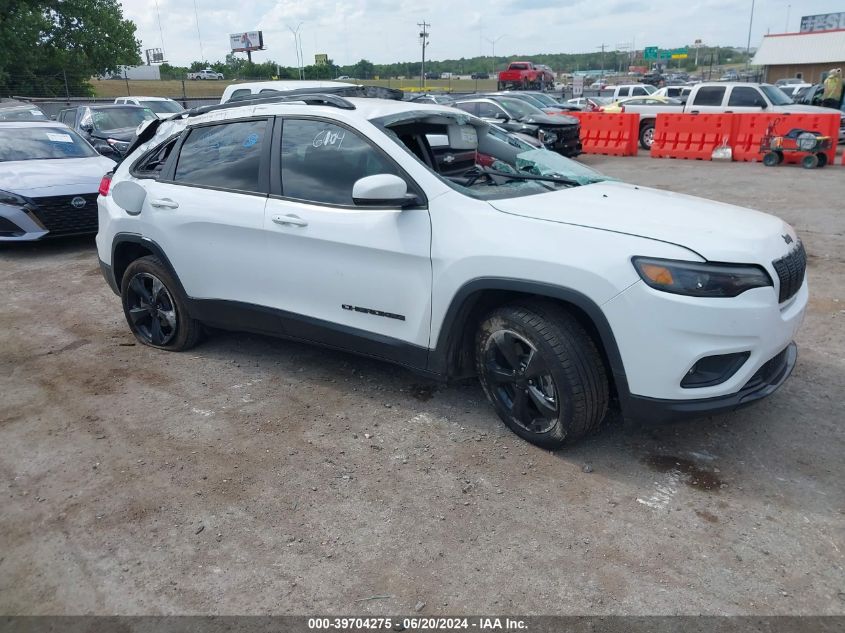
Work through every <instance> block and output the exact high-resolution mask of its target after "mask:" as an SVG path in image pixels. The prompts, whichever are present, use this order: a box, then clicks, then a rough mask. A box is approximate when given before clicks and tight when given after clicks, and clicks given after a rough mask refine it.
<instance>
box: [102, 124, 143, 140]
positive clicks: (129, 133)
mask: <svg viewBox="0 0 845 633" xmlns="http://www.w3.org/2000/svg"><path fill="white" fill-rule="evenodd" d="M136 129H137V128H134V127H124V128H119V129H117V130H94V131H93V132H92V133H91V136H92V137H94V138H101V139H107V138H113V139H115V140H118V141H131V140H132V139H134V138H135V130H136Z"/></svg>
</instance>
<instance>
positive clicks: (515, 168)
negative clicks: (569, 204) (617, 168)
mask: <svg viewBox="0 0 845 633" xmlns="http://www.w3.org/2000/svg"><path fill="white" fill-rule="evenodd" d="M415 114H416V113H415ZM418 114H419V115H420V116H418V117H408V116H405V117H396V118H392V119H390V120H388V119H387V118H385V119H382V120H380V121H379V120H376V121H373V122H374V123H376V124H378V125H380V126H381V127H382V129H383V130H384V131H385V132H386V133H387V135H388V136H389V137H390V138H392V139H393V140H394V141H395V142H396V143H397V144H398V145H399V146H400V147H402V148H403V149H404V150H405V151H406V152H408V153H409V154H411V155H412V156H414V158H416V159H417V161H419V162H420V163H421V164H422V165H423V166H424V167H425V168H426V169H428V170H429V171H431V172H433V173H434V174H435V175H436V176H437V177H438V178H440V179H441V180H442V181H443V182H444V183H446V184H447V185H448V186H449V187H451V188H452V189H455V190H456V191H458V192H460V193H462V194H464V195H466V196H470V197H472V198H476V199H479V200H498V199H503V198H517V197H522V196H530V195H536V194H541V193H547V192H549V191H558V190H561V189H567V188H571V187H579V186H584V185H590V184H592V183H596V182H603V181H606V180H609V178H608V177H606V176H604V175H603V174H601V173H599V172H597V171H595V170H594V169H591V168H589V167H587V166H586V165H582V164H581V163H578V162H576V161H574V160H572V159H570V158H565V157H564V156H561V155H560V154H558V153H556V152H553V151H551V150H548V149H545V148H544V147H543V146H542V144H541V143H540V142H539V141H538V140H537V139H535V138H534V137H531V136H528V135H524V134H512V133H510V132H507V131H505V130H503V129H502V128H499V127H496V126H493V125H488V124H485V123H483V122H481V121H480V120H479V119H476V118H474V117H470V116H469V115H466V114H464V113H454V114H451V113H438V115H436V116H431V115H423V114H422V113H418Z"/></svg>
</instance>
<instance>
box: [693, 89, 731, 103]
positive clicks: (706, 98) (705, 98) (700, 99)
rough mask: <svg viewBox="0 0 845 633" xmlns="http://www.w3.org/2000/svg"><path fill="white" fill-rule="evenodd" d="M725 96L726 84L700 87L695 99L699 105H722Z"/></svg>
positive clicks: (694, 101)
mask: <svg viewBox="0 0 845 633" xmlns="http://www.w3.org/2000/svg"><path fill="white" fill-rule="evenodd" d="M724 98H725V87H724V86H704V87H703V88H699V89H698V92H697V93H696V95H695V99H694V100H693V105H697V106H720V105H722V99H724Z"/></svg>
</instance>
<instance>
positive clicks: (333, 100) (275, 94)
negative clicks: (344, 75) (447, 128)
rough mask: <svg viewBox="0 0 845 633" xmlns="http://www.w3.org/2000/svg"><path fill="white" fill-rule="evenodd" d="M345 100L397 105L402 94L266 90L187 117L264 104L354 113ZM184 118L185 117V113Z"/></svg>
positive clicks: (373, 89)
mask: <svg viewBox="0 0 845 633" xmlns="http://www.w3.org/2000/svg"><path fill="white" fill-rule="evenodd" d="M344 97H369V98H377V99H393V100H397V101H398V100H401V99H402V97H403V92H402V91H401V90H396V89H394V88H382V87H380V86H337V87H326V88H319V89H316V90H315V89H314V88H296V89H294V90H268V89H265V90H264V91H263V92H262V93H261V94H259V95H245V96H244V97H236V98H234V99H230V100H229V101H227V102H226V103H220V104H215V105H210V106H200V107H197V108H192V109H190V110H188V114H187V116H189V117H194V116H200V115H201V114H205V113H207V112H214V111H216V110H225V109H228V108H239V107H241V106H248V105H260V104H264V103H305V104H306V105H324V106H333V107H335V108H342V109H344V110H354V109H355V105H354V104H353V103H352V102H350V101H348V100H347V99H344ZM181 116H184V113H183V114H182V115H181Z"/></svg>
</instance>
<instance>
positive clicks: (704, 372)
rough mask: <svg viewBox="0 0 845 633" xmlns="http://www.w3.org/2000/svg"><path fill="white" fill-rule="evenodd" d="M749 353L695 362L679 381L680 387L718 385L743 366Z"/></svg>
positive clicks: (722, 355) (723, 355)
mask: <svg viewBox="0 0 845 633" xmlns="http://www.w3.org/2000/svg"><path fill="white" fill-rule="evenodd" d="M749 356H751V352H736V353H734V354H717V355H715V356H705V357H704V358H702V359H701V360H699V361H697V362H696V363H695V364H694V365H693V366H692V367H690V370H689V371H688V372H687V374H686V376H684V378H683V380H681V387H684V388H685V389H696V388H701V387H712V386H714V385H720V384H722V383H723V382H725V381H726V380H728V379H729V378H730V377H731V376H733V375H734V374H735V373H736V372H737V371H739V368H740V367H742V366H743V365H744V364H745V361H747V360H748V357H749Z"/></svg>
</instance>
